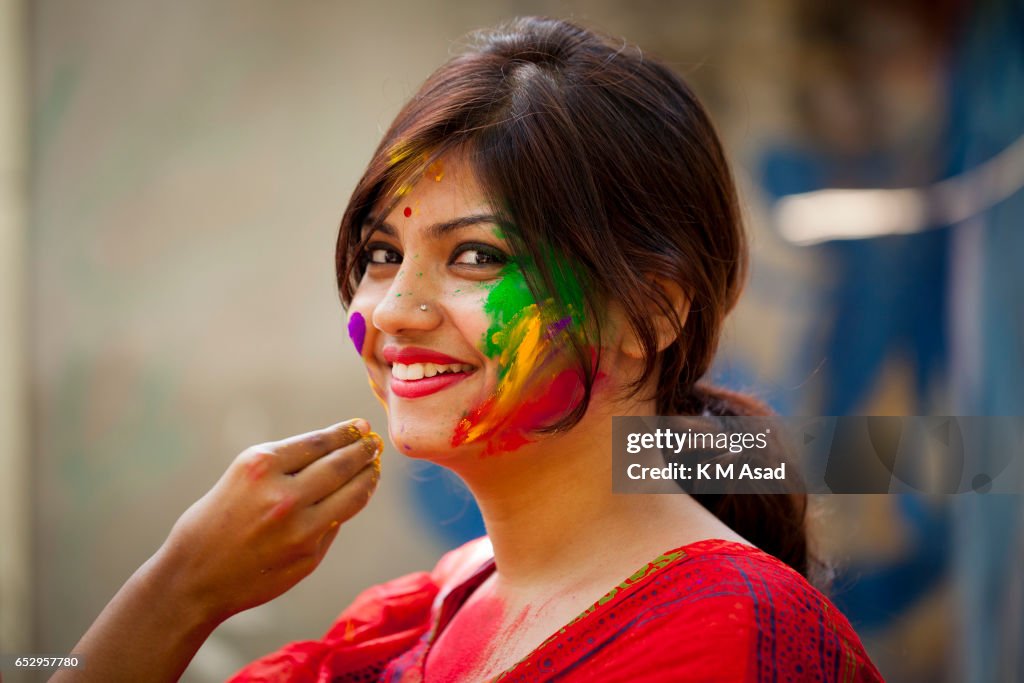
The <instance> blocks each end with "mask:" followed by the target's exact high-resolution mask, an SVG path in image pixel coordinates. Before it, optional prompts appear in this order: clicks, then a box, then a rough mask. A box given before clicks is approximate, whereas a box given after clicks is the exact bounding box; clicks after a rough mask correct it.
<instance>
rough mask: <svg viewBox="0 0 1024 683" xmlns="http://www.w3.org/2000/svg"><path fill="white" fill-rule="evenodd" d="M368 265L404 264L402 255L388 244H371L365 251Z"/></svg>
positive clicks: (364, 255)
mask: <svg viewBox="0 0 1024 683" xmlns="http://www.w3.org/2000/svg"><path fill="white" fill-rule="evenodd" d="M363 259H364V260H365V261H366V263H367V264H375V265H388V264H399V263H401V262H402V255H401V254H400V253H398V252H397V251H395V250H394V249H393V248H391V247H389V246H388V245H386V244H370V245H367V247H366V249H365V251H363Z"/></svg>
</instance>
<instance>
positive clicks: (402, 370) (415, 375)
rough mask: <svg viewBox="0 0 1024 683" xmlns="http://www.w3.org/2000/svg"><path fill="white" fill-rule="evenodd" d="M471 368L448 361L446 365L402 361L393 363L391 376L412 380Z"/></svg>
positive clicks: (465, 370) (470, 368) (464, 364)
mask: <svg viewBox="0 0 1024 683" xmlns="http://www.w3.org/2000/svg"><path fill="white" fill-rule="evenodd" d="M472 369H473V366H472V365H468V364H466V363H450V364H448V365H439V364H437V363H410V364H409V365H404V364H402V363H395V364H394V365H392V366H391V376H392V377H394V378H395V379H403V380H410V381H414V380H417V379H423V378H424V377H433V376H434V375H440V374H444V373H452V372H469V371H470V370H472Z"/></svg>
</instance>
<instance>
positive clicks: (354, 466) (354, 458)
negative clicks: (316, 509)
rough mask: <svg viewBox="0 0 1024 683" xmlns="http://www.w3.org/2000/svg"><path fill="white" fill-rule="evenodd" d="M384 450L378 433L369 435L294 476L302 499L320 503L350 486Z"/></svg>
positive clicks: (328, 455) (317, 461)
mask: <svg viewBox="0 0 1024 683" xmlns="http://www.w3.org/2000/svg"><path fill="white" fill-rule="evenodd" d="M383 450H384V441H383V439H381V438H380V435H379V434H376V433H374V432H370V433H369V434H367V435H366V436H364V437H363V438H361V439H360V440H359V441H357V442H355V443H352V444H349V445H348V446H345V447H343V448H339V449H338V450H336V451H334V452H332V453H329V454H327V455H325V456H324V457H322V458H320V459H319V460H316V461H315V462H313V463H312V464H311V465H309V466H308V467H306V468H305V469H304V470H301V471H299V472H296V473H295V483H296V484H297V485H298V487H299V490H300V491H301V492H302V493H301V495H302V497H303V500H305V501H306V502H309V503H314V502H318V501H320V500H322V499H324V498H326V497H327V496H329V495H331V494H332V493H334V492H335V491H337V490H338V489H340V488H341V487H342V486H344V485H345V484H347V483H348V482H349V480H351V479H352V477H354V476H355V475H356V474H358V473H359V471H360V470H362V469H363V468H364V467H366V466H367V465H369V464H370V463H371V462H373V460H375V459H376V458H377V457H378V456H379V455H380V453H381V451H383Z"/></svg>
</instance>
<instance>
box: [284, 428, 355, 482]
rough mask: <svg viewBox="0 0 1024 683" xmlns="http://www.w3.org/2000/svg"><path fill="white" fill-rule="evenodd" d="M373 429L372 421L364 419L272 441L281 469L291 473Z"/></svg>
mask: <svg viewBox="0 0 1024 683" xmlns="http://www.w3.org/2000/svg"><path fill="white" fill-rule="evenodd" d="M369 432H370V424H369V423H368V422H367V421H366V420H364V419H362V418H356V419H354V420H347V421H345V422H339V423H338V424H336V425H331V426H330V427H325V428H324V429H317V430H315V431H312V432H307V433H305V434H298V435H296V436H292V437H289V438H287V439H282V440H281V441H276V442H274V443H273V444H271V447H272V449H273V450H274V452H275V453H277V459H278V464H279V466H280V468H281V471H282V472H285V473H286V474H291V473H293V472H297V471H299V470H301V469H302V468H304V467H306V466H307V465H309V464H310V463H311V462H313V461H315V460H317V459H318V458H321V457H323V456H324V455H326V454H328V453H330V452H331V451H336V450H338V449H339V448H342V447H343V446H347V445H348V444H350V443H355V442H356V441H358V440H359V439H360V438H362V437H363V436H364V435H365V434H368V433H369Z"/></svg>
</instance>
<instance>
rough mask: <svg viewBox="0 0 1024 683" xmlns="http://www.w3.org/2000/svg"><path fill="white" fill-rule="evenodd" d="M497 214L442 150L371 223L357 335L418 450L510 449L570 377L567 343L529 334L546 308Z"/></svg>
mask: <svg viewBox="0 0 1024 683" xmlns="http://www.w3.org/2000/svg"><path fill="white" fill-rule="evenodd" d="M492 211H493V210H492V207H491V206H490V204H489V203H488V201H487V200H486V199H485V198H484V196H483V193H482V192H481V190H480V188H479V186H478V184H477V182H476V179H475V178H474V175H473V173H472V171H471V170H470V169H469V168H467V167H466V166H465V165H463V164H462V163H460V162H459V161H458V160H451V159H444V160H442V161H441V162H439V163H435V164H433V165H432V166H431V167H430V168H429V169H428V170H427V172H426V173H425V174H424V175H423V176H422V177H421V178H420V179H419V181H418V182H416V184H415V185H413V187H412V189H411V190H410V191H409V192H408V193H407V194H405V195H404V196H403V197H402V198H401V200H400V201H399V202H398V204H397V205H396V206H395V208H394V209H393V210H392V211H391V213H389V214H388V215H387V216H384V220H383V223H381V224H380V227H379V228H378V229H377V230H375V231H373V228H372V226H371V225H370V224H369V223H368V224H367V225H366V226H364V227H363V234H364V235H365V234H366V233H367V231H373V234H372V235H371V236H370V239H369V242H368V246H367V248H366V250H365V253H364V256H363V258H364V262H365V263H366V269H365V274H364V276H363V278H362V280H361V282H360V284H359V286H358V288H357V289H356V292H355V296H354V297H353V299H352V303H351V305H350V307H349V333H350V336H351V337H352V341H353V344H354V345H355V347H356V349H357V350H358V351H359V353H360V355H361V357H362V358H363V360H364V362H365V363H366V367H367V372H368V374H369V377H370V382H371V386H372V387H373V389H374V392H375V393H376V394H377V396H378V398H379V399H380V400H381V401H382V402H383V403H384V405H385V407H386V408H387V410H388V414H389V429H390V432H391V439H392V441H393V442H394V444H395V445H396V447H397V448H399V449H400V450H402V451H403V452H404V453H406V454H408V455H411V456H414V457H426V458H434V459H443V458H444V457H445V456H446V455H447V454H448V453H450V452H451V451H452V449H453V447H455V446H462V447H464V448H470V449H473V450H477V451H478V452H480V453H488V454H495V453H499V452H501V451H502V450H513V449H514V448H516V447H518V445H521V444H522V443H525V442H526V441H528V440H530V439H529V437H528V432H529V431H530V430H531V429H532V428H535V427H538V426H542V424H535V423H536V422H539V421H542V420H546V419H549V418H550V417H551V415H550V412H551V410H550V406H545V405H541V406H538V405H537V403H538V396H540V397H545V396H547V395H548V393H550V391H551V387H552V386H553V385H554V386H555V389H556V390H557V389H558V384H559V383H561V384H566V381H565V379H564V378H563V379H562V380H559V377H560V376H562V375H564V372H565V371H566V370H567V368H568V367H569V361H568V359H567V358H566V357H565V354H564V351H563V350H561V349H556V348H554V346H552V345H550V344H549V345H548V346H550V348H541V347H543V346H544V339H543V338H541V337H538V336H537V335H536V334H533V335H532V336H531V335H530V334H529V332H530V330H528V329H527V328H528V327H529V325H530V319H531V315H532V314H535V313H536V312H537V306H536V305H534V301H533V298H532V296H530V294H529V290H528V289H527V287H526V285H525V282H524V281H523V280H522V274H521V272H520V271H519V269H518V268H517V267H516V266H515V265H514V264H513V263H512V255H511V254H510V252H509V247H508V244H507V243H506V241H505V240H504V239H503V238H502V236H501V235H502V232H501V230H500V229H499V227H498V225H497V224H496V223H495V219H494V217H493V216H492ZM374 218H376V217H374ZM531 306H532V308H531ZM533 317H536V316H533ZM538 320H539V318H538ZM534 327H536V325H534ZM516 330H518V332H516ZM574 376H575V375H574ZM545 392H547V393H545ZM562 393H563V394H564V393H565V387H562ZM558 398H559V400H563V401H564V400H566V397H565V396H564V395H563V396H559V397H558ZM542 402H543V401H542ZM562 409H564V403H562Z"/></svg>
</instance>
